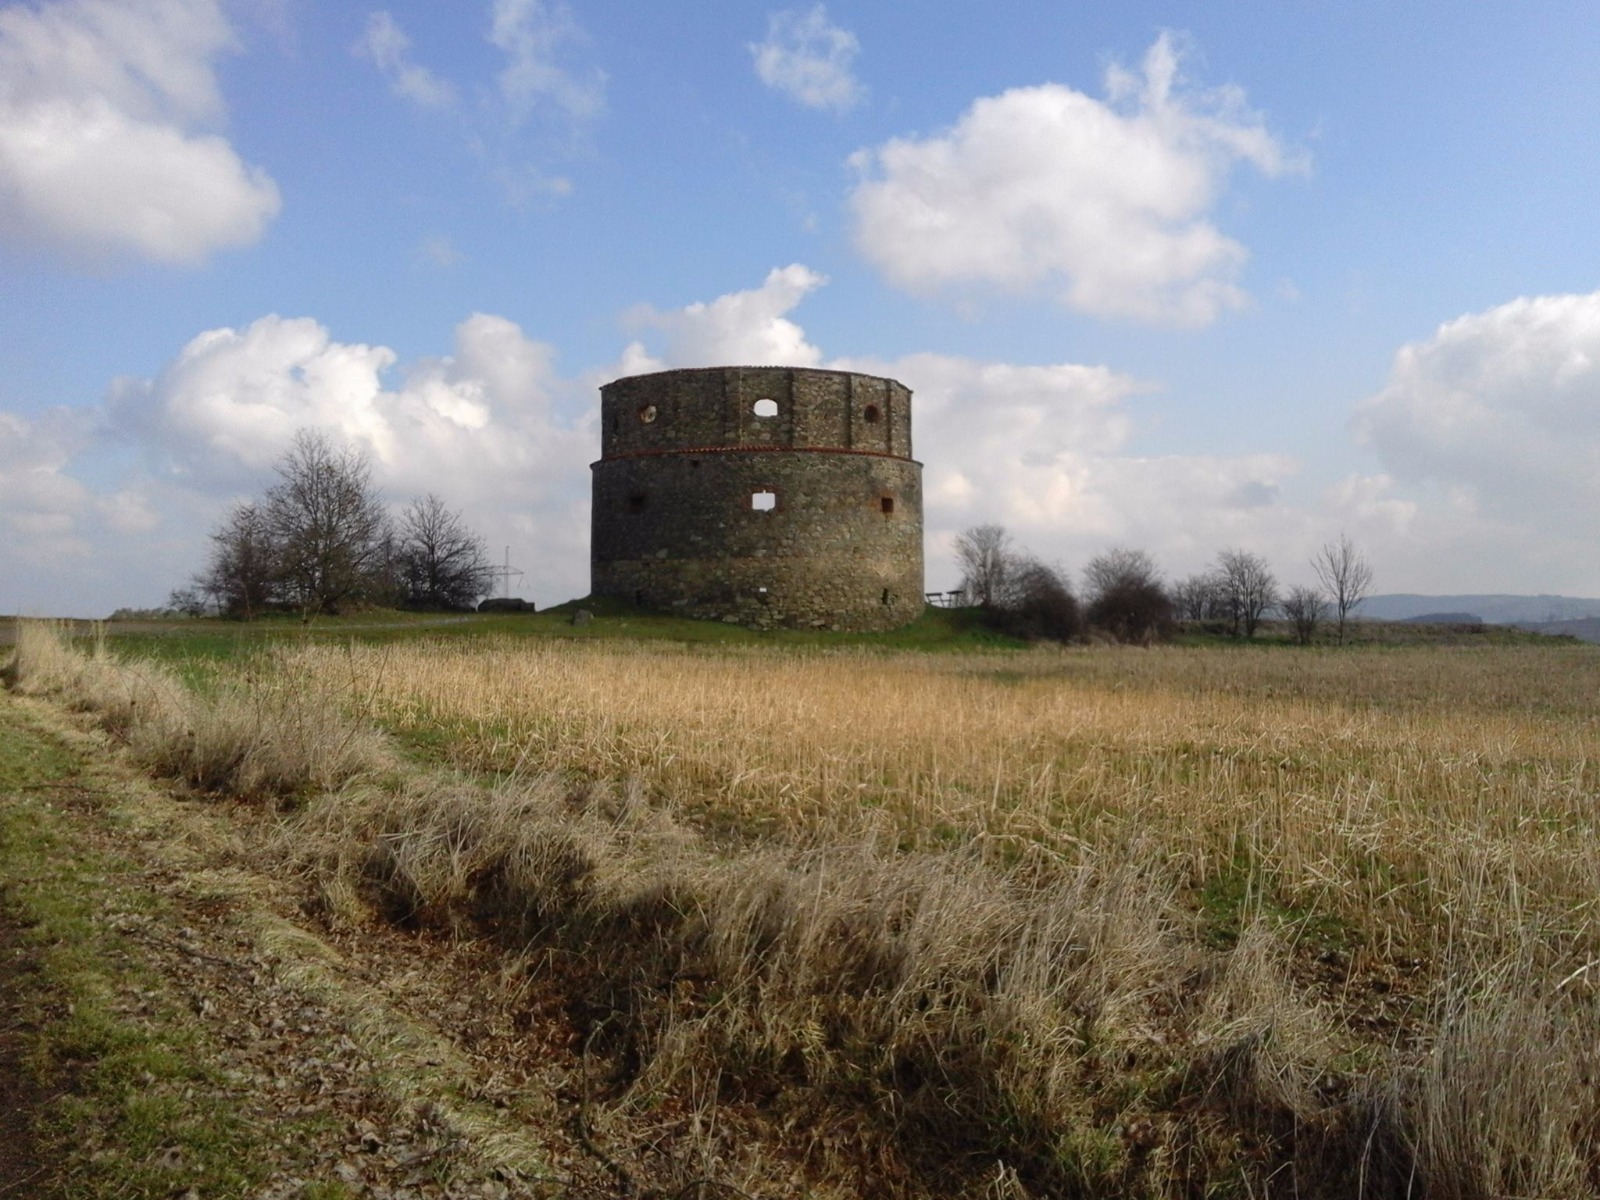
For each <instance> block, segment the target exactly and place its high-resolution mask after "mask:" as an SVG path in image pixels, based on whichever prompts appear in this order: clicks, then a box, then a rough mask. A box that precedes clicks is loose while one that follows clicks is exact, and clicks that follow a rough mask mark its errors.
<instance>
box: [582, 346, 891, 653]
mask: <svg viewBox="0 0 1600 1200" xmlns="http://www.w3.org/2000/svg"><path fill="white" fill-rule="evenodd" d="M600 419H601V438H600V461H599V462H597V463H595V464H593V466H592V468H591V469H592V470H593V472H594V508H593V539H592V541H591V543H590V577H591V590H592V591H593V592H594V594H595V595H597V596H615V597H618V598H621V599H623V600H627V601H629V602H631V603H635V604H640V605H644V606H647V607H650V608H657V609H661V610H664V611H667V612H675V613H681V614H683V615H684V616H691V617H700V618H707V619H712V620H718V619H720V620H725V621H737V622H740V623H743V624H748V625H757V626H774V625H782V626H789V627H799V628H819V629H843V630H866V629H893V628H895V627H896V626H899V625H904V624H905V623H906V622H908V621H911V620H913V619H914V618H916V617H917V616H918V615H919V614H920V613H921V612H922V607H923V600H922V464H921V463H919V462H916V461H915V460H913V459H912V457H911V392H910V389H908V388H907V387H906V386H905V385H904V384H901V383H897V382H895V381H894V380H893V379H881V378H878V377H876V376H873V375H856V374H852V373H850V372H847V371H817V370H811V369H806V368H797V367H795V368H791V367H711V368H706V369H701V370H684V371H661V372H659V373H656V374H653V375H634V376H630V377H628V378H626V379H618V380H617V381H616V382H614V383H609V384H607V385H605V386H604V387H602V388H601V389H600Z"/></svg>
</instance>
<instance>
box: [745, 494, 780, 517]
mask: <svg viewBox="0 0 1600 1200" xmlns="http://www.w3.org/2000/svg"><path fill="white" fill-rule="evenodd" d="M750 507H751V508H752V509H753V510H755V511H756V512H771V511H772V510H773V509H775V508H777V507H778V493H777V492H769V491H761V492H751V493H750Z"/></svg>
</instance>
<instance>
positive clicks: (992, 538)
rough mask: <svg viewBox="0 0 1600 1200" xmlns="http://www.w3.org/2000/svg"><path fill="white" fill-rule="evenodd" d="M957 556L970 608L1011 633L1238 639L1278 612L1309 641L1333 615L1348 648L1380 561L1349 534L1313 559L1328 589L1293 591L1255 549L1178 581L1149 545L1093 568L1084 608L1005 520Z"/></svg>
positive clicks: (974, 537) (1112, 553) (982, 531)
mask: <svg viewBox="0 0 1600 1200" xmlns="http://www.w3.org/2000/svg"><path fill="white" fill-rule="evenodd" d="M955 553H956V561H957V562H958V563H959V564H960V566H961V571H962V590H963V592H964V593H965V597H966V600H967V603H968V604H972V605H977V606H979V607H981V608H983V609H984V610H985V611H987V612H989V613H991V614H993V615H994V618H995V624H996V625H997V626H998V627H1000V628H1002V629H1005V630H1007V631H1008V632H1015V633H1018V634H1021V635H1023V636H1028V637H1045V638H1053V639H1056V640H1063V641H1064V640H1067V639H1069V638H1071V637H1074V636H1077V635H1078V634H1079V633H1080V632H1081V631H1082V627H1083V626H1084V625H1088V626H1089V627H1091V628H1094V629H1097V630H1100V631H1101V632H1103V633H1105V634H1107V635H1109V636H1111V637H1113V638H1116V639H1117V640H1118V641H1123V642H1142V643H1147V642H1152V641H1156V640H1159V639H1161V638H1164V637H1166V636H1167V635H1168V634H1169V633H1170V632H1171V630H1172V628H1173V623H1174V621H1175V620H1188V621H1203V622H1220V623H1223V624H1225V626H1226V628H1227V631H1228V632H1229V633H1230V634H1231V635H1232V636H1234V637H1244V638H1253V637H1255V635H1256V632H1257V630H1258V629H1259V628H1260V626H1261V622H1262V621H1263V620H1264V619H1266V618H1267V617H1268V616H1269V615H1273V614H1278V615H1281V616H1282V618H1283V619H1284V620H1285V621H1286V622H1288V624H1289V626H1290V628H1291V630H1292V632H1293V635H1294V637H1295V640H1296V641H1299V642H1301V643H1302V644H1309V643H1310V641H1311V640H1312V637H1313V636H1314V635H1315V633H1316V630H1317V627H1318V625H1320V624H1322V623H1323V621H1324V619H1325V618H1327V617H1329V616H1330V615H1331V616H1332V617H1333V619H1334V620H1335V621H1336V623H1337V626H1336V627H1337V638H1338V641H1339V643H1340V644H1341V645H1343V643H1344V640H1345V632H1346V624H1347V622H1348V620H1349V618H1350V615H1351V613H1352V612H1353V611H1354V609H1355V607H1356V606H1357V605H1358V604H1360V603H1361V601H1362V600H1363V599H1364V598H1365V597H1366V596H1367V594H1368V593H1369V592H1370V591H1371V589H1372V566H1371V564H1370V563H1369V562H1368V561H1367V558H1366V556H1365V555H1363V554H1362V553H1361V551H1360V550H1359V549H1357V547H1356V545H1355V543H1354V542H1352V541H1351V540H1350V538H1349V536H1348V535H1344V534H1341V535H1340V537H1339V539H1338V540H1337V541H1334V542H1329V543H1327V544H1326V545H1324V546H1323V547H1322V549H1321V550H1320V551H1319V552H1318V553H1317V554H1316V555H1315V556H1314V557H1313V558H1312V560H1311V567H1312V570H1313V572H1314V573H1315V575H1316V578H1317V584H1318V586H1315V587H1313V586H1309V585H1298V586H1295V587H1291V588H1289V589H1288V590H1287V591H1281V590H1280V588H1279V585H1278V580H1277V577H1276V575H1274V573H1273V571H1272V568H1271V567H1270V566H1269V565H1268V564H1267V561H1266V560H1265V559H1264V558H1262V557H1261V556H1260V555H1258V554H1255V553H1253V552H1252V551H1249V550H1238V549H1229V550H1224V551H1222V552H1221V553H1220V554H1218V555H1217V558H1216V561H1215V562H1214V563H1213V564H1212V566H1211V567H1210V568H1209V569H1207V570H1205V571H1202V572H1200V573H1199V574H1196V575H1191V576H1189V577H1188V578H1186V579H1181V580H1178V581H1176V582H1174V583H1172V584H1170V585H1169V584H1166V583H1164V582H1163V580H1162V577H1161V572H1160V571H1159V569H1158V568H1157V567H1156V564H1155V563H1154V561H1153V560H1152V559H1151V558H1150V556H1149V555H1148V554H1146V553H1145V552H1144V551H1143V550H1130V549H1126V548H1122V547H1118V548H1114V549H1111V550H1107V551H1106V552H1104V553H1103V554H1100V555H1097V556H1096V557H1094V558H1092V559H1090V560H1089V562H1088V564H1087V565H1086V566H1085V567H1084V569H1083V584H1084V593H1085V606H1084V607H1083V609H1082V610H1081V611H1080V609H1079V606H1078V604H1077V600H1076V598H1075V597H1074V596H1073V594H1072V591H1071V588H1070V587H1069V586H1068V583H1067V576H1066V573H1065V572H1064V571H1063V570H1062V569H1061V568H1059V567H1049V566H1046V565H1044V564H1042V563H1041V562H1039V561H1038V560H1037V559H1035V558H1034V557H1033V556H1032V555H1030V554H1028V553H1027V552H1025V551H1022V550H1020V549H1018V548H1017V547H1015V546H1014V544H1013V543H1012V540H1011V537H1010V535H1009V534H1008V533H1007V532H1006V531H1005V529H1004V528H1002V527H1001V526H999V525H978V526H975V527H973V528H972V529H968V530H967V531H966V532H965V533H962V534H960V535H959V536H958V537H957V538H956V541H955ZM1047 597H1048V599H1047ZM1044 609H1048V611H1050V612H1051V613H1053V614H1056V617H1057V619H1055V620H1054V621H1052V622H1041V621H1040V620H1038V619H1037V617H1036V615H1035V614H1037V613H1038V612H1039V611H1041V610H1044ZM1068 614H1070V619H1069V616H1068Z"/></svg>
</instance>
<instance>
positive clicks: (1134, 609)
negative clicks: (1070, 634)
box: [1083, 547, 1172, 645]
mask: <svg viewBox="0 0 1600 1200" xmlns="http://www.w3.org/2000/svg"><path fill="white" fill-rule="evenodd" d="M1083 578H1084V587H1085V589H1086V592H1087V599H1088V602H1089V609H1088V617H1089V623H1090V624H1091V625H1093V626H1095V627H1096V628H1097V629H1103V630H1105V631H1106V632H1107V633H1109V634H1110V635H1111V636H1112V637H1114V638H1116V640H1117V641H1119V642H1140V643H1143V644H1146V645H1148V644H1149V643H1151V642H1153V641H1156V640H1158V639H1160V638H1163V637H1166V636H1167V635H1168V634H1169V632H1170V631H1171V628H1172V601H1171V599H1170V598H1169V597H1168V596H1167V593H1166V589H1165V588H1163V587H1162V585H1161V572H1160V571H1159V570H1157V569H1156V564H1155V563H1154V561H1152V559H1151V558H1150V556H1149V555H1148V554H1146V553H1145V552H1144V551H1143V550H1129V549H1126V548H1124V547H1116V548H1113V549H1111V550H1107V551H1106V552H1105V553H1103V554H1099V555H1096V556H1095V557H1094V558H1092V559H1090V560H1089V564H1088V565H1087V566H1086V567H1084V569H1083Z"/></svg>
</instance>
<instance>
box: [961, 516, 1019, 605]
mask: <svg viewBox="0 0 1600 1200" xmlns="http://www.w3.org/2000/svg"><path fill="white" fill-rule="evenodd" d="M955 552H956V562H957V563H958V564H960V567H961V590H962V591H963V592H965V593H966V599H967V603H968V604H981V605H984V606H989V605H992V604H994V603H995V601H996V600H997V599H998V598H999V595H1000V591H1001V589H1002V588H1003V587H1004V586H1005V579H1006V565H1007V560H1008V559H1009V558H1010V557H1011V535H1010V534H1009V533H1007V532H1006V531H1005V529H1004V527H1002V526H1000V525H974V526H973V527H972V528H971V529H968V530H967V531H966V532H965V533H960V534H957V535H956V540H955Z"/></svg>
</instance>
